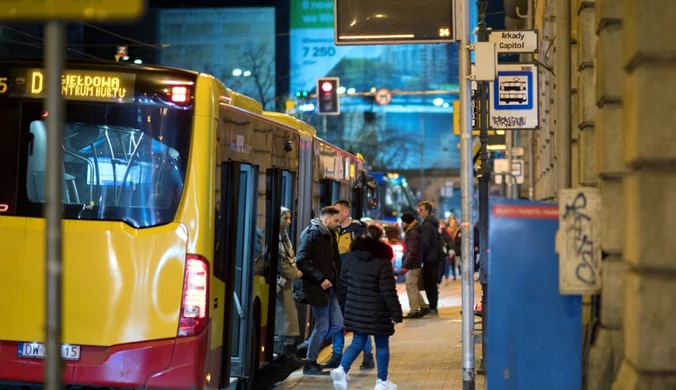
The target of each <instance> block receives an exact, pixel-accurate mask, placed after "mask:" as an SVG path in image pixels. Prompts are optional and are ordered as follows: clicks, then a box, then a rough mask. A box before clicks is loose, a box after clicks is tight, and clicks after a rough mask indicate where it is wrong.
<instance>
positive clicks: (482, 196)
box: [472, 1, 511, 373]
mask: <svg viewBox="0 0 676 390" xmlns="http://www.w3.org/2000/svg"><path fill="white" fill-rule="evenodd" d="M477 6H478V7H479V33H478V41H479V42H488V29H487V26H486V9H487V7H488V2H487V1H480V2H477ZM488 88H489V83H488V82H486V81H481V82H480V83H479V93H480V95H479V98H480V100H479V102H480V104H479V110H480V111H479V126H480V127H479V139H480V141H481V174H480V176H479V282H480V283H481V329H482V331H481V361H480V362H479V369H478V370H477V371H478V372H479V373H484V372H486V363H487V361H488V359H487V354H486V345H487V344H488V334H487V332H486V330H487V329H488V263H487V262H488V256H487V249H488V196H489V188H490V183H491V168H490V166H489V165H488V160H489V156H488V109H487V107H488ZM510 133H511V132H510V131H507V134H510ZM507 148H509V144H507ZM472 236H474V233H473V232H472ZM474 245H476V243H475V244H474ZM473 249H474V246H472V250H473ZM472 253H474V252H473V251H472Z"/></svg>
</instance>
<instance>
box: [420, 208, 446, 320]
mask: <svg viewBox="0 0 676 390" xmlns="http://www.w3.org/2000/svg"><path fill="white" fill-rule="evenodd" d="M433 210H434V205H433V204H432V202H427V201H425V202H420V203H419V204H418V215H420V218H422V220H423V223H422V226H421V233H420V248H421V252H422V262H423V272H422V274H423V283H424V284H425V293H426V295H427V300H428V302H429V304H430V314H431V315H439V312H438V311H437V305H438V303H439V285H438V284H437V278H438V274H439V262H440V261H445V258H446V254H445V253H444V250H443V240H442V239H441V235H440V234H439V219H438V218H437V217H436V215H434V213H433V212H432V211H433Z"/></svg>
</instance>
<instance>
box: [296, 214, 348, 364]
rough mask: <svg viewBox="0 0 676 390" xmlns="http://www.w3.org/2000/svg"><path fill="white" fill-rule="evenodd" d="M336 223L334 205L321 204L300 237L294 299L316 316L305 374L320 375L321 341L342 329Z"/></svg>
mask: <svg viewBox="0 0 676 390" xmlns="http://www.w3.org/2000/svg"><path fill="white" fill-rule="evenodd" d="M339 223H340V215H339V211H338V210H337V209H336V208H335V207H331V206H329V207H324V208H323V209H322V211H321V213H320V215H319V218H317V219H313V220H312V221H311V223H310V226H308V227H307V228H305V230H303V233H302V234H301V236H300V243H299V245H298V252H297V254H296V265H297V266H298V269H299V270H300V271H301V272H302V273H303V277H302V278H301V279H296V281H295V291H294V298H295V299H296V301H297V302H299V303H305V304H308V305H310V306H311V307H312V315H313V316H314V319H315V326H314V329H313V330H312V334H311V335H310V339H309V340H308V350H307V360H308V364H307V365H306V366H305V367H304V368H303V373H304V374H305V375H321V374H322V367H321V366H320V365H318V364H317V357H318V356H319V349H320V348H321V345H322V342H323V341H324V340H325V339H327V338H330V337H332V336H333V335H334V334H335V333H336V332H339V331H342V330H343V315H342V313H341V310H340V304H339V303H338V298H337V295H336V292H335V286H336V284H337V283H338V275H340V254H339V252H338V243H337V241H336V236H335V231H336V229H337V228H338V225H339Z"/></svg>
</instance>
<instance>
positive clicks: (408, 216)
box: [401, 213, 415, 224]
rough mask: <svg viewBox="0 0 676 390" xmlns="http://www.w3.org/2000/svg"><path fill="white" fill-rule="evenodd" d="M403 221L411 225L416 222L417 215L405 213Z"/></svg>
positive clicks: (402, 217) (402, 216)
mask: <svg viewBox="0 0 676 390" xmlns="http://www.w3.org/2000/svg"><path fill="white" fill-rule="evenodd" d="M401 221H402V222H406V223H408V224H411V223H413V221H415V215H413V213H404V214H402V215H401Z"/></svg>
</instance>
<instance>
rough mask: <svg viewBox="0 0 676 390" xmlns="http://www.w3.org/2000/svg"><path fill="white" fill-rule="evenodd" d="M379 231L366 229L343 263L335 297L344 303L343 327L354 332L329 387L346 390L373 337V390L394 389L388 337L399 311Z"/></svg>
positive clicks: (389, 249)
mask: <svg viewBox="0 0 676 390" xmlns="http://www.w3.org/2000/svg"><path fill="white" fill-rule="evenodd" d="M382 235H383V231H382V229H380V228H379V227H377V226H369V227H368V234H367V236H366V237H363V238H357V239H356V240H355V241H354V242H353V243H352V247H351V248H352V249H351V250H350V251H349V252H348V253H347V255H346V256H345V259H344V261H343V272H342V273H341V274H340V282H339V283H338V295H339V296H340V299H341V300H342V301H344V302H345V328H346V329H347V330H348V331H352V332H353V333H354V337H353V338H352V344H350V346H349V347H347V349H346V350H345V354H344V355H343V358H342V359H341V361H340V365H339V366H338V367H337V368H336V369H334V370H332V371H331V379H333V387H334V388H335V389H338V390H347V380H348V379H349V378H348V376H347V373H348V372H349V371H350V366H352V363H353V362H354V361H355V360H356V359H357V356H359V353H360V352H361V351H362V350H363V348H364V344H366V340H368V339H370V338H371V336H373V337H374V338H375V344H376V360H377V362H378V378H377V379H376V386H375V390H397V385H395V384H394V383H392V382H391V381H390V380H389V375H388V368H389V361H390V347H389V342H390V336H392V335H393V334H394V324H395V323H400V322H401V321H402V310H401V303H400V302H399V297H398V296H397V288H396V284H395V279H394V269H393V267H392V257H393V256H394V253H393V252H392V247H391V246H389V245H388V244H386V243H385V242H382V240H381V239H382Z"/></svg>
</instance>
